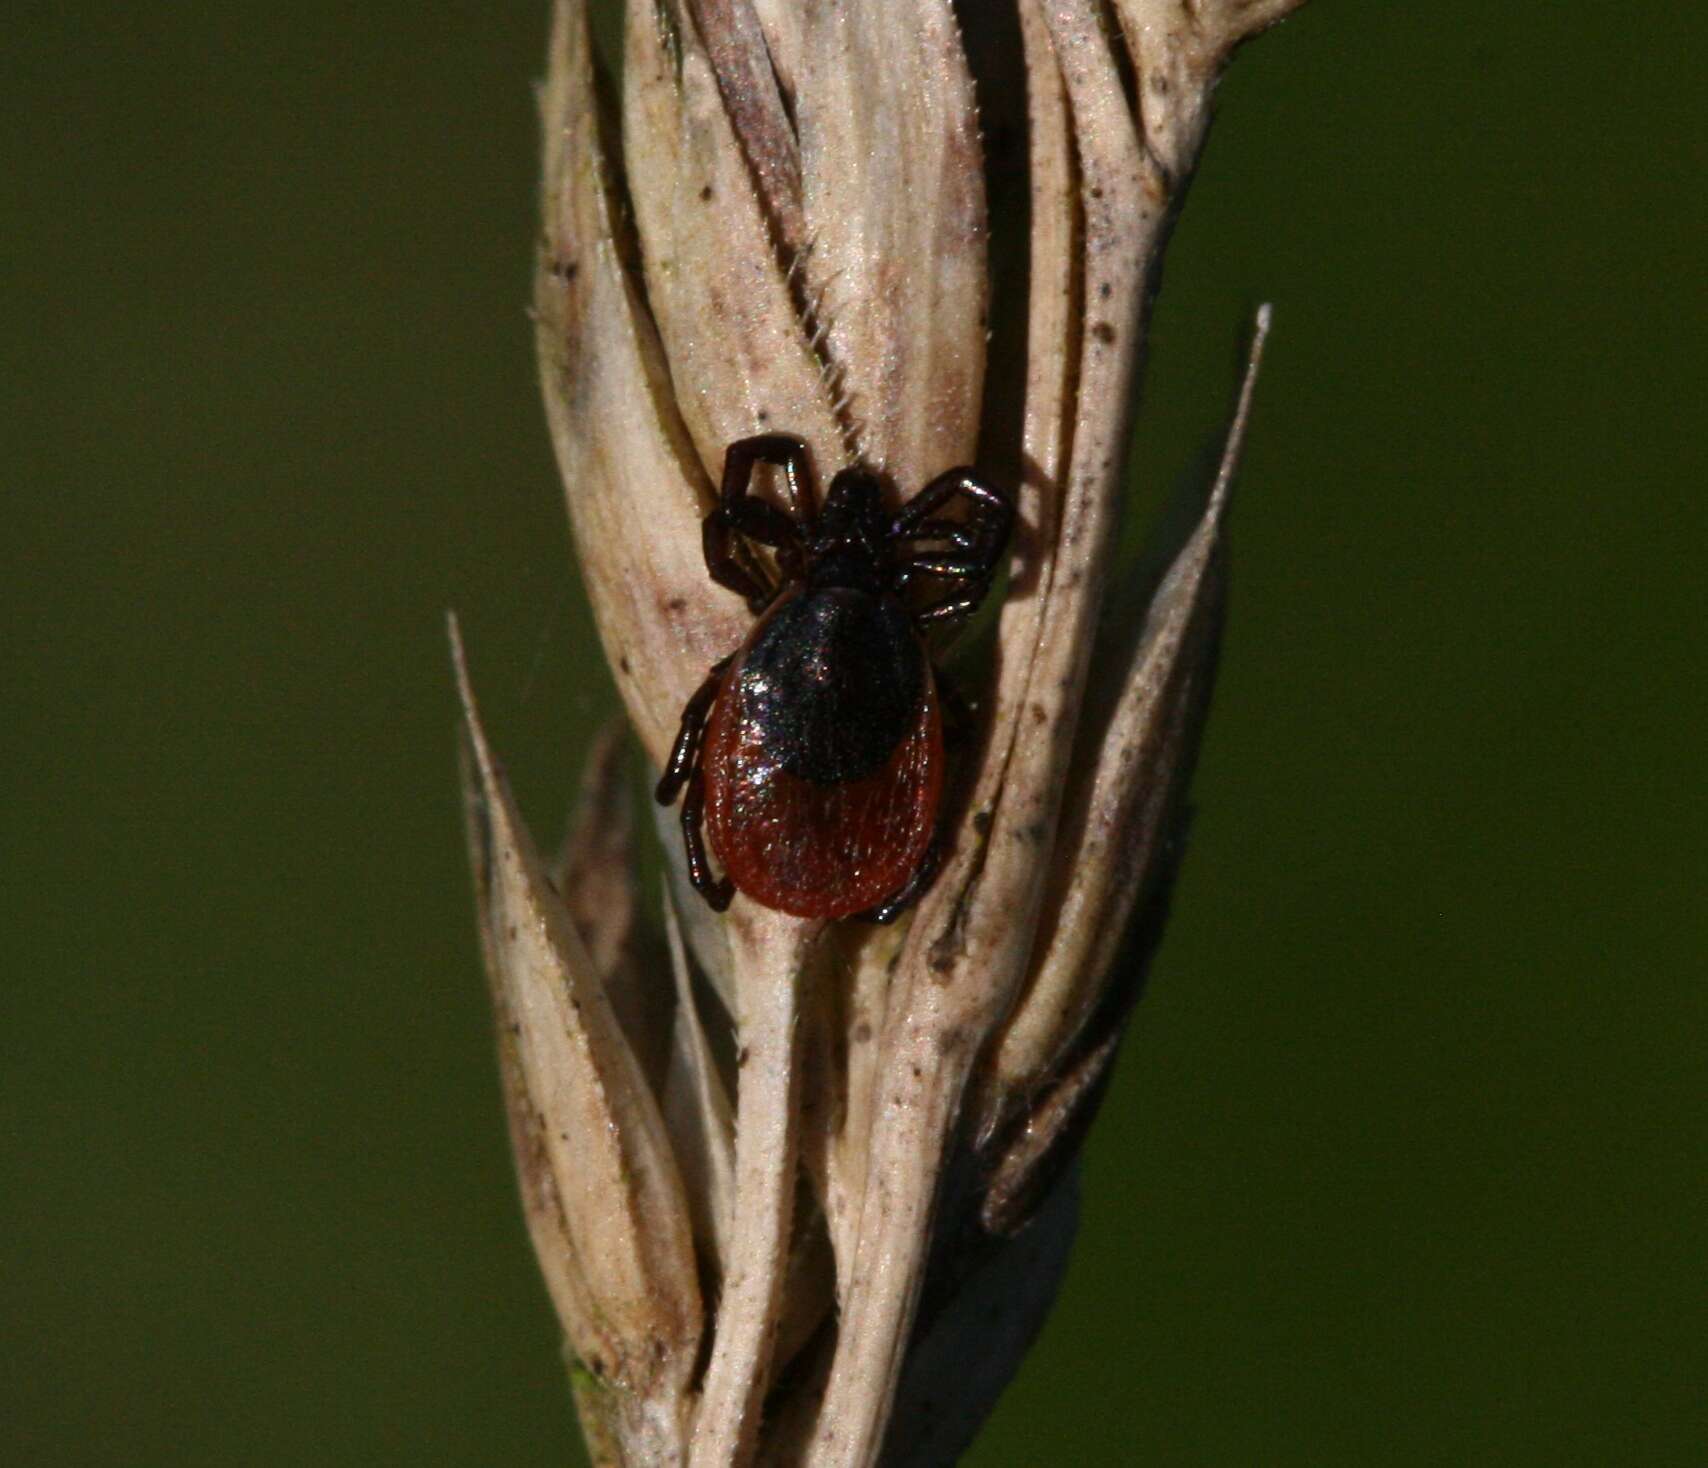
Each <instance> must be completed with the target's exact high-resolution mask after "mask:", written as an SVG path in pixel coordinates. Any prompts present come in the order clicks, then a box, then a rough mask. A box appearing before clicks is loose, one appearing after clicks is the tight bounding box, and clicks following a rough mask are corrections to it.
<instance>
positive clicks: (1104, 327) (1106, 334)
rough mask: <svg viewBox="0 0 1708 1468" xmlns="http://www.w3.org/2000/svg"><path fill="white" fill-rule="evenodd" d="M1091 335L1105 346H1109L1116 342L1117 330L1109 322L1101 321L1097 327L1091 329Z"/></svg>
mask: <svg viewBox="0 0 1708 1468" xmlns="http://www.w3.org/2000/svg"><path fill="white" fill-rule="evenodd" d="M1091 334H1092V335H1093V336H1094V337H1096V338H1097V340H1098V341H1100V342H1102V343H1103V345H1104V346H1108V345H1109V343H1110V342H1112V341H1114V340H1115V328H1114V327H1113V326H1111V325H1110V324H1109V323H1108V322H1107V321H1099V322H1098V323H1097V325H1095V326H1094V327H1092V328H1091Z"/></svg>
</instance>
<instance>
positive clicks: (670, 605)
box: [664, 596, 688, 612]
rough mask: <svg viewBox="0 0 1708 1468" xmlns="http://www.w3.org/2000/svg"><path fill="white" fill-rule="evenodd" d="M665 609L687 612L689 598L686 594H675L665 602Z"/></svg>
mask: <svg viewBox="0 0 1708 1468" xmlns="http://www.w3.org/2000/svg"><path fill="white" fill-rule="evenodd" d="M664 610H665V611H667V612H685V611H687V610H688V598H687V597H685V596H673V597H671V598H670V600H669V601H667V602H665V604H664Z"/></svg>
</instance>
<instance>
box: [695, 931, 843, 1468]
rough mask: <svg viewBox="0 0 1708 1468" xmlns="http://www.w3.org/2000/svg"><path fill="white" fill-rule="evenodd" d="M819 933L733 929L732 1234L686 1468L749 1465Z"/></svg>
mask: <svg viewBox="0 0 1708 1468" xmlns="http://www.w3.org/2000/svg"><path fill="white" fill-rule="evenodd" d="M819 927H820V925H819V924H816V923H813V924H807V923H800V922H795V921H792V920H779V919H777V918H775V917H766V918H759V919H756V920H755V921H753V922H752V923H750V924H742V925H740V927H739V928H738V929H737V930H736V931H735V932H734V933H732V946H733V947H734V949H735V958H736V963H737V966H738V971H739V972H740V973H741V974H742V975H743V978H742V987H741V996H740V1005H741V1013H740V1014H739V1016H738V1017H737V1040H738V1043H739V1045H740V1047H741V1048H740V1049H739V1050H738V1052H737V1056H738V1061H737V1064H738V1069H739V1071H740V1076H741V1081H740V1086H739V1088H738V1090H737V1095H736V1118H735V1138H736V1140H735V1226H734V1232H733V1234H732V1235H731V1238H730V1245H729V1259H728V1261H727V1265H726V1273H725V1276H724V1288H723V1296H722V1298H721V1300H720V1301H719V1303H718V1329H717V1343H716V1345H715V1346H714V1347H713V1350H712V1361H711V1365H710V1367H709V1368H708V1369H707V1372H706V1384H705V1389H704V1391H703V1393H702V1395H701V1398H700V1411H699V1417H698V1420H697V1421H696V1423H695V1428H694V1443H693V1452H692V1455H691V1457H690V1459H689V1462H690V1463H691V1465H692V1468H718V1465H722V1464H739V1463H745V1462H747V1461H748V1460H749V1459H750V1458H751V1457H752V1454H753V1448H754V1444H755V1442H756V1439H757V1434H758V1428H759V1411H760V1407H761V1406H762V1405H763V1401H764V1396H765V1386H766V1381H767V1378H768V1376H769V1372H770V1364H771V1350H772V1347H773V1345H774V1344H775V1335H776V1325H777V1320H778V1316H779V1314H780V1313H781V1301H782V1292H783V1282H784V1278H785V1275H786V1271H787V1268H788V1262H789V1225H790V1221H791V1218H792V1217H793V1208H794V1200H795V1159H796V1154H797V1150H798V1147H799V1141H800V1137H799V1126H798V1121H799V1115H800V1111H799V1107H798V1106H797V1105H796V1090H797V1085H798V1079H799V1067H798V1066H797V1064H796V1051H797V1044H798V1034H797V1031H798V1029H799V1019H800V987H801V983H802V971H803V969H804V968H805V966H806V963H805V960H806V955H807V951H808V949H809V948H810V947H811V946H812V942H813V939H814V938H815V937H816V936H817V933H818V930H819Z"/></svg>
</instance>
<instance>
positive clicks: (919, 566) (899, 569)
mask: <svg viewBox="0 0 1708 1468" xmlns="http://www.w3.org/2000/svg"><path fill="white" fill-rule="evenodd" d="M990 574H991V572H990V567H989V566H988V565H986V564H985V562H984V560H983V558H982V557H979V556H975V555H949V554H943V555H937V554H934V553H931V552H921V553H920V554H919V555H916V556H909V557H907V559H906V560H903V561H898V562H896V564H895V569H894V570H893V571H892V572H891V574H890V583H891V585H893V586H894V587H895V589H896V590H897V591H901V590H903V589H904V588H905V587H906V586H907V584H908V583H909V582H910V581H912V580H913V578H914V577H915V576H941V577H943V578H944V579H946V580H949V581H964V582H969V583H971V582H981V581H989V580H990Z"/></svg>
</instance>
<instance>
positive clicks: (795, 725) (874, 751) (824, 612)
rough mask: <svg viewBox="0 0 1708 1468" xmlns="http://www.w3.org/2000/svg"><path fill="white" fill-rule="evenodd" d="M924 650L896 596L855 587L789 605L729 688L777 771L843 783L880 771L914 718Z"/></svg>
mask: <svg viewBox="0 0 1708 1468" xmlns="http://www.w3.org/2000/svg"><path fill="white" fill-rule="evenodd" d="M927 676H928V674H927V670H926V663H925V650H924V648H923V647H922V645H921V644H920V640H919V634H918V633H916V632H915V631H914V630H913V624H912V623H911V622H910V621H909V619H908V616H907V613H906V612H905V611H904V610H903V609H902V607H901V605H900V604H899V603H898V602H897V601H896V600H895V599H894V598H893V597H878V596H872V595H870V594H868V593H867V592H865V591H861V590H857V589H855V588H852V587H829V588H824V589H818V590H811V591H807V592H804V593H801V594H798V595H795V596H791V597H789V598H788V599H786V600H785V601H784V602H783V603H782V604H781V605H779V606H778V607H777V609H776V610H775V611H774V612H773V613H772V614H771V615H770V616H769V617H768V618H767V619H766V621H765V622H764V624H763V625H762V626H761V627H760V628H759V630H758V633H757V635H756V636H755V637H754V639H753V642H752V644H751V645H750V646H749V648H748V650H747V654H746V656H745V657H744V658H743V659H742V661H741V668H740V672H739V675H738V677H737V678H736V680H735V686H734V687H733V688H732V689H730V690H729V692H731V693H733V694H734V695H735V697H736V698H737V699H738V700H739V701H740V702H741V704H742V705H743V712H744V714H745V716H746V718H747V719H749V720H751V721H752V723H753V724H754V725H755V726H757V728H758V729H760V730H762V731H763V733H764V741H765V751H766V754H767V755H768V756H769V757H770V758H772V759H774V760H775V761H776V764H777V768H778V769H779V770H781V771H782V772H784V773H786V774H790V775H794V776H796V777H797V778H799V779H802V780H809V781H811V782H812V783H813V784H815V785H840V784H846V783H849V782H851V781H854V780H859V779H862V778H863V777H865V776H866V775H869V774H871V773H872V772H873V771H875V770H877V769H878V768H880V767H881V766H882V765H883V764H884V762H885V761H886V760H887V759H889V757H890V755H891V754H892V752H893V751H894V750H895V748H896V746H897V745H898V744H899V743H900V742H901V741H902V740H903V739H904V738H906V737H907V735H908V732H909V731H910V730H911V729H912V728H913V727H914V725H915V723H916V722H917V720H918V717H919V706H920V700H921V698H922V697H923V696H924V692H925V680H926V678H927Z"/></svg>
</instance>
